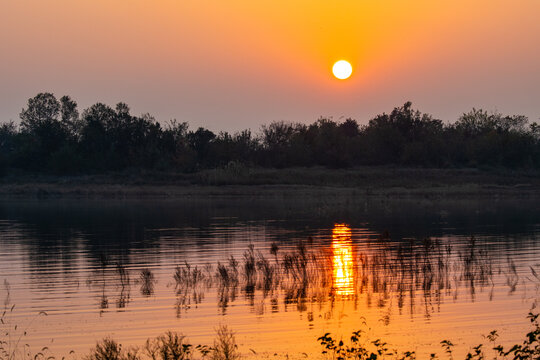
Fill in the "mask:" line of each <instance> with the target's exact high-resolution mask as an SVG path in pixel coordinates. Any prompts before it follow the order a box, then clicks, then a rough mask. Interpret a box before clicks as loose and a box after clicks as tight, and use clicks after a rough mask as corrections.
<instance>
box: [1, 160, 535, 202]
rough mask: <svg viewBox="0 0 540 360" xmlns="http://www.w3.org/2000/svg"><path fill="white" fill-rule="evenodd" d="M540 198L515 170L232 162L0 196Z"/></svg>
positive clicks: (37, 178)
mask: <svg viewBox="0 0 540 360" xmlns="http://www.w3.org/2000/svg"><path fill="white" fill-rule="evenodd" d="M293 194H294V195H308V194H321V195H324V194H328V195H337V196H339V195H342V196H351V195H356V196H403V197H406V196H417V195H422V196H434V197H437V196H467V197H468V196H509V197H540V171H537V170H512V171H511V170H508V169H485V170H479V169H424V168H400V167H398V168H396V167H359V168H352V169H326V168H318V167H317V168H288V169H267V168H247V167H244V166H242V165H238V164H232V165H229V166H226V167H223V168H219V169H212V170H205V171H200V172H195V173H175V172H142V171H124V172H119V173H109V174H106V175H85V176H47V175H30V174H24V173H18V174H15V173H10V174H8V175H6V176H4V177H3V178H1V179H0V197H4V198H5V197H83V198H85V197H87V198H99V197H108V198H109V197H115V198H130V197H156V198H159V197H179V198H180V197H185V196H197V195H205V196H206V195H216V196H220V195H233V196H290V195H293Z"/></svg>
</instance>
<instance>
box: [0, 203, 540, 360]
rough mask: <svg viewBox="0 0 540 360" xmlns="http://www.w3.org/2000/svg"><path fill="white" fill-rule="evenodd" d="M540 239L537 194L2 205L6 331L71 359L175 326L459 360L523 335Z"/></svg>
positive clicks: (257, 339)
mask: <svg viewBox="0 0 540 360" xmlns="http://www.w3.org/2000/svg"><path fill="white" fill-rule="evenodd" d="M539 237H540V206H539V205H538V204H537V203H536V202H535V201H526V200H515V201H510V200H487V199H483V200H481V199H478V200H474V199H473V200H471V199H468V200H456V201H451V200H429V199H414V200H391V199H369V200H365V199H353V198H341V197H316V196H313V197H301V198H300V197H299V198H294V197H293V198H280V197H276V198H253V199H247V198H241V197H240V198H227V197H221V198H199V197H195V198H186V199H183V200H174V201H173V200H170V201H169V200H160V201H157V200H156V201H149V200H110V201H104V200H32V201H30V200H9V201H2V202H0V282H1V284H0V285H1V287H0V298H1V300H2V307H5V308H6V309H7V313H6V315H5V317H4V322H5V324H0V326H2V330H3V334H6V333H8V334H9V335H3V336H4V337H5V338H7V339H8V340H9V341H11V343H12V344H13V343H14V342H16V339H18V338H19V337H20V338H21V340H20V345H19V346H18V347H19V348H20V349H23V348H25V346H24V345H22V344H28V345H29V346H30V349H31V351H32V352H33V353H35V352H37V351H39V350H41V348H42V347H44V346H47V347H48V350H46V351H47V352H49V353H51V354H53V355H55V356H56V357H57V358H60V357H61V356H64V355H66V356H68V355H69V353H70V351H72V350H73V351H74V353H72V354H71V355H69V356H72V357H73V356H81V355H84V354H86V353H87V352H88V350H89V349H90V348H91V347H92V346H93V345H94V344H95V342H96V341H97V340H99V339H102V338H104V337H105V336H112V337H113V338H114V339H116V340H118V341H120V342H121V343H123V344H124V346H128V345H133V346H138V345H142V344H143V343H144V341H145V340H146V339H147V338H149V337H155V336H157V335H159V334H161V333H163V332H165V331H167V330H173V331H178V332H181V333H183V334H185V335H187V337H188V338H189V340H190V341H191V342H192V343H194V344H208V345H211V344H212V339H213V337H214V334H215V329H216V328H217V327H218V326H219V325H227V326H228V327H229V328H231V329H233V330H234V331H235V332H236V338H237V342H238V344H239V349H240V350H241V352H242V353H244V354H246V355H249V356H251V357H256V358H264V357H269V358H283V357H285V356H287V355H289V358H304V357H306V356H307V357H309V358H319V354H320V351H321V346H320V345H319V344H318V342H317V338H318V337H319V336H321V335H323V334H324V333H327V332H330V333H332V334H335V335H336V337H338V338H339V337H340V336H343V337H344V338H346V337H348V336H349V335H350V334H351V332H352V331H354V330H359V329H363V330H365V331H366V334H367V336H369V338H370V339H376V338H382V339H383V340H384V341H386V342H388V343H390V344H391V345H392V347H395V348H397V349H401V350H415V351H417V352H418V353H419V354H420V355H426V354H429V353H430V352H434V351H437V352H438V353H439V354H442V353H443V350H442V348H441V347H440V345H439V342H440V341H441V340H444V339H448V340H451V341H452V342H453V343H454V344H455V345H456V354H458V355H459V354H463V353H464V352H465V351H467V350H468V349H469V348H470V347H471V346H473V345H476V344H478V343H480V342H485V339H483V338H482V336H481V335H485V334H487V333H489V331H491V330H494V329H497V330H498V331H499V333H500V334H501V338H500V339H501V341H502V342H503V343H512V342H516V341H521V339H522V338H523V335H524V334H525V332H526V330H527V329H528V320H527V319H526V315H527V313H528V312H529V311H530V309H531V308H533V307H535V306H536V304H537V302H538V300H539V298H540V297H539V294H540V292H539V285H540V279H538V278H537V277H535V274H534V271H536V273H538V274H540V242H539V241H538V240H539ZM13 305H15V307H14V308H13V309H12V310H11V308H12V306H13ZM10 310H11V311H10ZM40 312H44V313H40ZM45 314H46V315H45ZM15 325H17V329H15ZM21 351H22V350H21ZM304 353H305V354H304ZM274 354H277V355H274Z"/></svg>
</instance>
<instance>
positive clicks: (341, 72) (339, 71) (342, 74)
mask: <svg viewBox="0 0 540 360" xmlns="http://www.w3.org/2000/svg"><path fill="white" fill-rule="evenodd" d="M332 72H333V73H334V76H335V77H337V78H338V79H340V80H345V79H347V78H348V77H349V76H351V74H352V66H351V64H349V62H348V61H345V60H339V61H338V62H336V63H335V64H334V67H332Z"/></svg>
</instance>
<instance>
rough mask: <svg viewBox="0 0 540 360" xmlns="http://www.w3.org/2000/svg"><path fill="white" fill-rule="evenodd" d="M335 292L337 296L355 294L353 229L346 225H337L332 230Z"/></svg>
mask: <svg viewBox="0 0 540 360" xmlns="http://www.w3.org/2000/svg"><path fill="white" fill-rule="evenodd" d="M332 250H333V274H334V291H335V294H336V295H340V296H348V295H353V294H354V286H353V285H354V273H353V270H354V267H353V253H352V244H351V229H350V228H349V227H348V226H347V225H345V224H336V225H335V226H334V229H333V230H332Z"/></svg>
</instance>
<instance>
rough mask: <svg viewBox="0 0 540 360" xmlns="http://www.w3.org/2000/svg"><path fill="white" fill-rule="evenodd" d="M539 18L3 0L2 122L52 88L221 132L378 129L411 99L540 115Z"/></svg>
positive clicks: (360, 4)
mask: <svg viewBox="0 0 540 360" xmlns="http://www.w3.org/2000/svg"><path fill="white" fill-rule="evenodd" d="M539 13H540V2H538V1H536V0H523V1H520V2H519V6H517V5H515V4H514V3H511V2H505V1H487V0H479V1H475V2H474V3H471V2H470V1H464V0H458V1H451V2H433V1H426V0H414V1H399V0H389V1H383V2H373V1H370V2H365V1H353V0H342V1H338V2H337V3H334V2H327V1H304V0H300V1H296V2H275V1H248V0H232V1H227V2H219V1H210V2H200V1H193V0H186V1H172V0H163V1H156V2H148V1H142V0H135V1H130V2H129V4H128V3H126V2H124V1H105V0H96V1H73V0H57V1H53V2H50V1H36V0H20V1H4V2H2V5H1V6H0V53H1V54H2V66H1V67H0V78H1V79H2V89H1V90H2V96H0V117H1V118H2V120H5V121H9V120H14V121H15V122H17V121H19V119H18V114H19V112H20V111H21V109H22V108H23V107H24V106H25V104H26V100H27V99H28V98H29V97H31V96H34V95H35V94H37V93H38V92H42V91H50V92H52V93H55V94H57V95H58V96H62V95H64V94H69V95H70V96H72V97H73V98H75V99H77V100H78V102H79V105H80V108H86V107H88V106H90V105H91V104H94V103H95V102H97V101H100V102H104V103H106V104H110V105H114V104H116V103H117V102H119V101H124V102H126V103H128V104H130V105H131V106H132V110H133V112H134V113H135V114H140V113H146V112H148V113H150V114H152V115H154V116H155V117H156V118H157V119H158V120H159V121H160V122H162V123H165V122H166V121H169V120H170V119H177V120H178V121H187V122H189V123H190V124H191V125H192V126H193V127H194V128H197V127H198V126H205V127H208V128H210V129H211V130H214V131H220V130H228V131H230V130H241V129H245V128H251V129H252V130H256V129H258V128H259V126H260V125H262V124H266V123H268V122H270V121H274V120H285V121H293V122H295V121H302V122H309V121H314V120H316V119H317V118H319V117H320V116H334V117H339V116H344V117H352V118H355V119H357V120H358V121H359V122H361V123H367V121H368V120H369V118H370V116H373V115H375V114H379V113H382V112H383V111H389V110H391V109H392V108H393V107H394V106H399V105H401V104H403V102H404V101H406V100H411V101H412V102H413V103H414V104H416V105H417V106H418V107H419V108H421V109H423V110H424V111H425V112H428V113H431V114H433V115H435V116H437V117H439V118H441V119H443V120H448V121H453V120H456V118H457V117H458V116H459V115H461V113H462V112H463V111H467V110H468V109H471V108H472V107H476V108H478V107H482V108H487V109H495V108H496V109H498V110H499V111H501V112H504V113H513V114H524V115H527V116H529V118H531V119H537V118H538V117H539V116H540V109H539V108H538V98H539V97H540V86H539V85H538V84H540V72H539V71H538V65H537V64H538V63H540V47H538V46H537V38H538V37H537V36H534V34H540V22H538V14H539ZM501 24H504V26H501ZM336 57H337V58H336ZM340 58H341V59H346V60H347V61H349V62H350V63H351V64H353V67H354V74H353V76H351V77H350V78H349V79H347V81H344V82H341V81H336V79H335V78H334V77H333V76H331V73H330V69H331V68H332V66H333V64H334V63H335V62H336V61H337V60H339V59H340Z"/></svg>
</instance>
